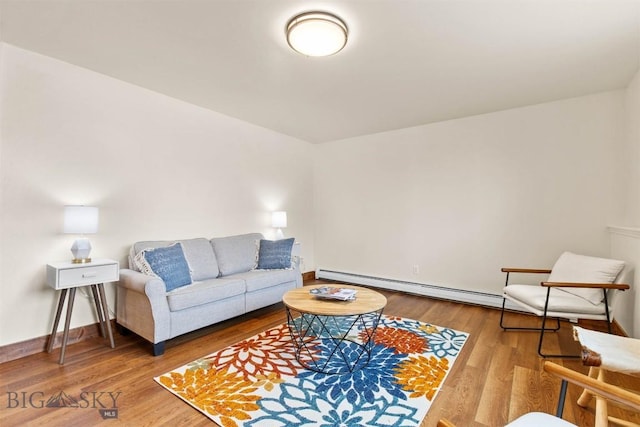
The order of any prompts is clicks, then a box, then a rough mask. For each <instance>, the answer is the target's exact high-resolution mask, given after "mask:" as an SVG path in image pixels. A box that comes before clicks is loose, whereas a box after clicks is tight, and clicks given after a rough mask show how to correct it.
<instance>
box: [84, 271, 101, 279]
mask: <svg viewBox="0 0 640 427" xmlns="http://www.w3.org/2000/svg"><path fill="white" fill-rule="evenodd" d="M96 276H97V274H96V273H95V272H91V273H82V278H83V279H90V278H92V277H96Z"/></svg>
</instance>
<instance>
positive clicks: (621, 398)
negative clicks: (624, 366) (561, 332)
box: [544, 362, 640, 411]
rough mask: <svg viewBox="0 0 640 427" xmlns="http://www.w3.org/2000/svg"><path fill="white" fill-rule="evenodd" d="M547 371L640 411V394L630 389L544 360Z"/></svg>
mask: <svg viewBox="0 0 640 427" xmlns="http://www.w3.org/2000/svg"><path fill="white" fill-rule="evenodd" d="M544 370H545V372H549V373H550V374H553V375H556V376H557V377H560V378H562V379H563V380H565V381H568V382H570V383H572V384H576V385H578V386H580V387H583V388H585V389H587V390H589V391H591V392H593V393H594V394H597V395H600V396H602V397H604V398H605V399H607V400H610V401H612V402H617V403H620V404H623V405H626V406H628V407H631V408H633V409H635V410H636V411H640V395H639V394H636V393H633V392H630V391H628V390H625V389H622V388H620V387H616V386H614V385H612V384H607V383H605V382H602V381H598V380H597V379H595V378H591V377H588V376H587V375H584V374H581V373H580V372H576V371H573V370H571V369H567V368H565V367H564V366H560V365H558V364H555V363H553V362H544Z"/></svg>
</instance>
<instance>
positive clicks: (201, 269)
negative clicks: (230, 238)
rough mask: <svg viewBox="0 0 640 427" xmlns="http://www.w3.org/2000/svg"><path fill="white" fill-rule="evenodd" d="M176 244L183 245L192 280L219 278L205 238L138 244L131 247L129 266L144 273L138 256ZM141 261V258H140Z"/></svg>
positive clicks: (216, 264) (210, 249) (152, 241)
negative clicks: (146, 251)
mask: <svg viewBox="0 0 640 427" xmlns="http://www.w3.org/2000/svg"><path fill="white" fill-rule="evenodd" d="M174 243H181V244H182V250H183V251H184V256H185V258H186V259H187V263H188V264H189V269H190V271H191V279H192V280H194V281H198V280H206V279H213V278H215V277H218V275H219V274H220V271H219V270H218V262H217V261H216V256H215V254H214V253H213V248H212V247H211V244H210V243H209V241H208V240H207V239H205V238H204V237H200V238H195V239H184V240H176V241H171V240H147V241H141V242H136V243H134V244H133V246H132V247H131V254H130V261H129V266H130V267H131V268H132V269H134V270H137V271H142V269H141V268H140V267H141V266H140V265H138V263H137V262H136V255H137V254H139V253H140V252H142V251H143V250H145V249H153V248H164V247H167V246H169V245H172V244H174ZM138 259H139V258H138Z"/></svg>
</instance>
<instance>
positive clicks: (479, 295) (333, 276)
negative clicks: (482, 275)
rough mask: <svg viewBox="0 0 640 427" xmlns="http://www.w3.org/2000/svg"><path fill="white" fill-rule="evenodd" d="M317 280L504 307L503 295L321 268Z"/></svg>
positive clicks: (515, 308)
mask: <svg viewBox="0 0 640 427" xmlns="http://www.w3.org/2000/svg"><path fill="white" fill-rule="evenodd" d="M316 278H317V279H325V280H335V281H337V282H345V283H352V284H354V285H365V286H373V287H378V288H383V289H389V290H393V291H401V292H407V293H410V294H416V295H424V296H428V297H432V298H438V299H444V300H450V301H456V302H463V303H467V304H475V305H482V306H486V307H496V308H501V307H502V295H497V294H491V293H486V292H478V291H469V290H465V289H454V288H446V287H444V286H435V285H426V284H424V283H416V282H407V281H404V280H395V279H385V278H382V277H373V276H365V275H362V274H353V273H346V272H342V271H332V270H325V269H322V268H319V269H317V270H316ZM506 308H507V309H509V310H516V311H521V309H519V308H518V307H517V306H516V305H515V304H512V303H510V302H509V301H507V305H506Z"/></svg>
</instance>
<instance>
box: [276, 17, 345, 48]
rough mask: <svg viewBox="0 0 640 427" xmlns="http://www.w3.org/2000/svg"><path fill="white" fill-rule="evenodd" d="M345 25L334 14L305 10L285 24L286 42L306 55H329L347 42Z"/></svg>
mask: <svg viewBox="0 0 640 427" xmlns="http://www.w3.org/2000/svg"><path fill="white" fill-rule="evenodd" d="M347 34H348V30H347V26H346V25H345V23H344V22H343V21H342V20H341V19H340V18H338V17H337V16H335V15H331V14H329V13H325V12H307V13H303V14H301V15H298V16H296V17H295V18H293V19H292V20H291V21H289V24H288V25H287V42H288V43H289V46H291V47H292V48H293V49H294V50H295V51H297V52H300V53H302V54H303V55H307V56H329V55H333V54H334V53H337V52H339V51H340V50H342V48H343V47H344V46H345V44H347Z"/></svg>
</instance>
